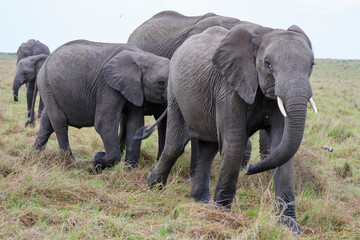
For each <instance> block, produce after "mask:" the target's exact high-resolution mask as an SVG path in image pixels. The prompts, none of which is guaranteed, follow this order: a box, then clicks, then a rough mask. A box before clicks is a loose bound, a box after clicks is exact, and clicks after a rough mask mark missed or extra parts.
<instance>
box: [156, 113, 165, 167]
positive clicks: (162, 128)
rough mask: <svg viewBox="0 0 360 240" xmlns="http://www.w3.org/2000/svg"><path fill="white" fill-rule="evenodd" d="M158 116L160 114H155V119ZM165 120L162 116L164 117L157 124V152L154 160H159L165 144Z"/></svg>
mask: <svg viewBox="0 0 360 240" xmlns="http://www.w3.org/2000/svg"><path fill="white" fill-rule="evenodd" d="M159 117H160V115H158V116H156V117H155V119H156V120H157V119H158V118H159ZM166 122H167V117H164V119H163V120H162V121H161V122H160V123H159V125H158V145H159V148H158V154H157V157H156V160H157V161H159V159H160V156H161V153H162V152H163V151H164V146H165V135H166Z"/></svg>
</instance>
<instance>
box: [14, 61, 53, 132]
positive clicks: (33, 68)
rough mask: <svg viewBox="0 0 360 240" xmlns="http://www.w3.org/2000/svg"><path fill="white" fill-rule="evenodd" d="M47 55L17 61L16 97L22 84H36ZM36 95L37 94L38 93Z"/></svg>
mask: <svg viewBox="0 0 360 240" xmlns="http://www.w3.org/2000/svg"><path fill="white" fill-rule="evenodd" d="M47 57H48V55H46V54H39V55H35V56H30V57H26V58H23V59H21V60H20V61H19V62H18V63H17V66H16V70H15V71H16V72H15V77H14V82H13V89H14V99H15V98H17V91H18V89H19V87H20V86H21V85H23V84H24V83H26V84H28V85H30V84H31V85H32V86H33V85H34V84H35V80H36V76H37V74H38V72H39V70H40V68H41V66H42V65H43V64H44V62H45V60H46V59H47ZM15 92H16V95H15ZM34 95H35V96H36V94H34ZM40 101H41V100H40ZM41 105H42V101H41ZM30 106H31V104H30ZM42 108H43V106H41V107H40V106H39V111H40V110H41V109H42ZM30 113H31V111H29V114H30ZM39 114H40V113H39ZM29 117H30V116H29ZM26 125H28V123H26Z"/></svg>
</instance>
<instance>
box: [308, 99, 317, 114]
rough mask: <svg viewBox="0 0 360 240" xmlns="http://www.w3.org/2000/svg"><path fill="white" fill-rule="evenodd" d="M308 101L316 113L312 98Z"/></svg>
mask: <svg viewBox="0 0 360 240" xmlns="http://www.w3.org/2000/svg"><path fill="white" fill-rule="evenodd" d="M309 102H310V105H311V107H312V109H314V112H315V113H317V108H316V105H315V102H314V99H313V98H312V97H311V98H310V99H309Z"/></svg>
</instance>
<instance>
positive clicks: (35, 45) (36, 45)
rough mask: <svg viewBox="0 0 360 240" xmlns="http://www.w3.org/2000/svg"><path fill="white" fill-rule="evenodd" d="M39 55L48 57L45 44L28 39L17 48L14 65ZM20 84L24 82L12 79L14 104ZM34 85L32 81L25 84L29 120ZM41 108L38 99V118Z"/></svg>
mask: <svg viewBox="0 0 360 240" xmlns="http://www.w3.org/2000/svg"><path fill="white" fill-rule="evenodd" d="M39 54H45V55H49V54H50V50H49V48H48V47H47V46H46V45H45V44H43V43H41V42H40V41H37V40H34V39H30V40H28V41H27V42H26V43H22V44H21V45H20V47H19V48H18V50H17V53H16V55H17V61H16V63H17V65H18V64H19V62H20V61H21V59H23V58H26V57H30V56H35V55H39ZM19 80H20V79H19ZM22 84H24V82H21V81H16V79H14V83H13V95H14V101H16V102H17V101H18V92H19V88H20V87H21V85H22ZM34 85H35V82H34V81H27V82H26V100H27V110H28V114H27V116H28V118H30V109H31V102H32V99H33V95H34ZM43 108H44V104H43V102H42V100H41V97H40V103H39V109H38V117H39V118H40V117H41V112H42V110H43Z"/></svg>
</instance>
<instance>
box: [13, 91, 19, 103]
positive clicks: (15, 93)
mask: <svg viewBox="0 0 360 240" xmlns="http://www.w3.org/2000/svg"><path fill="white" fill-rule="evenodd" d="M14 101H15V102H17V101H19V98H18V94H17V92H15V91H14Z"/></svg>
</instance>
